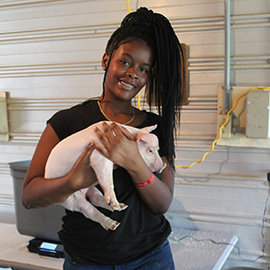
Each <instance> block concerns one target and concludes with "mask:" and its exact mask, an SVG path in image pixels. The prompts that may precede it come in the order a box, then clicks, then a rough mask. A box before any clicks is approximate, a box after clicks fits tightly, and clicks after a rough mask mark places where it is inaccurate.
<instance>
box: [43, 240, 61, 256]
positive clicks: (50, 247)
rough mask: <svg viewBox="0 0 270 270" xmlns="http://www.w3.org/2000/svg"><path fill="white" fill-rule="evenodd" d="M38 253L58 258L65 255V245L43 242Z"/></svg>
mask: <svg viewBox="0 0 270 270" xmlns="http://www.w3.org/2000/svg"><path fill="white" fill-rule="evenodd" d="M38 254H39V255H45V256H50V257H56V258H64V257H65V254H64V247H63V245H61V244H55V243H49V242H42V243H41V244H40V246H39V252H38Z"/></svg>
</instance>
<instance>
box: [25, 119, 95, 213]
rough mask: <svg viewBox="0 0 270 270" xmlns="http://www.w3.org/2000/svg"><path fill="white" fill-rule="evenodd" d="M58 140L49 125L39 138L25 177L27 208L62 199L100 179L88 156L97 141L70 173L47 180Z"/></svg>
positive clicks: (50, 203)
mask: <svg viewBox="0 0 270 270" xmlns="http://www.w3.org/2000/svg"><path fill="white" fill-rule="evenodd" d="M57 143H59V138H58V137H57V135H56V133H55V132H54V130H53V128H52V127H51V126H50V124H48V125H47V127H46V128H45V130H44V132H43V134H42V136H41V138H40V140H39V143H38V145H37V147H36V150H35V153H34V155H33V158H32V160H31V163H30V166H29V168H28V171H27V173H26V176H25V179H24V183H23V190H22V203H23V205H24V206H25V207H26V208H36V207H45V206H49V205H53V204H55V203H59V202H62V201H64V200H65V199H67V198H68V197H69V196H70V195H71V194H72V193H74V192H75V191H77V190H79V189H81V188H84V187H87V186H90V185H92V184H94V183H95V182H96V181H97V179H96V175H95V173H94V171H93V169H92V168H91V167H90V166H89V156H90V155H91V153H92V151H93V150H94V148H95V146H94V144H89V145H88V147H86V149H85V150H84V152H83V153H82V155H81V157H80V158H79V159H78V160H77V162H76V164H75V165H74V167H73V169H72V170H71V172H70V173H69V174H68V175H66V176H64V177H60V178H56V179H45V178H44V174H45V166H46V162H47V159H48V157H49V155H50V153H51V151H52V149H53V148H54V146H55V145H56V144H57Z"/></svg>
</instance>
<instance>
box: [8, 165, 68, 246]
mask: <svg viewBox="0 0 270 270" xmlns="http://www.w3.org/2000/svg"><path fill="white" fill-rule="evenodd" d="M29 164H30V161H29V160H27V161H19V162H12V163H9V166H10V172H11V176H12V177H13V188H14V199H15V215H16V226H17V230H18V232H19V233H20V234H23V235H28V236H33V237H37V238H40V239H42V240H48V241H51V240H52V241H59V238H58V234H57V232H58V231H60V229H61V227H62V216H64V215H65V209H64V207H62V206H60V205H54V206H49V207H45V208H36V209H29V210H27V209H26V208H24V206H23V205H22V202H21V192H22V186H23V180H24V177H25V174H26V171H27V169H28V166H29ZM52 181H53V180H52Z"/></svg>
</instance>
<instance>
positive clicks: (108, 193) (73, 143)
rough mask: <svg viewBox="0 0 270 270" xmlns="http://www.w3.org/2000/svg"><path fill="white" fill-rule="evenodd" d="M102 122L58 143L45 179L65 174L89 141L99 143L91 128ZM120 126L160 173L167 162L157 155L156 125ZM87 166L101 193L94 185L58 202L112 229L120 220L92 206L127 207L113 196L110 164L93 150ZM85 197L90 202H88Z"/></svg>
mask: <svg viewBox="0 0 270 270" xmlns="http://www.w3.org/2000/svg"><path fill="white" fill-rule="evenodd" d="M102 123H103V122H98V123H96V124H93V125H91V126H89V127H87V128H86V129H84V130H81V131H79V132H77V133H74V134H72V135H70V136H69V137H67V138H65V139H64V140H62V141H61V142H59V143H58V144H57V145H56V146H55V147H54V148H53V150H52V151H51V154H50V156H49V158H48V160H47V163H46V167H45V178H47V179H52V178H58V177H63V176H65V175H67V174H68V173H69V172H70V171H71V169H72V168H73V166H74V165H75V163H76V161H77V160H78V158H79V157H80V156H81V154H82V153H83V151H84V149H85V148H86V146H87V145H88V144H89V142H90V141H94V142H95V143H96V144H100V145H102V143H101V142H100V140H99V139H98V137H97V135H96V133H95V131H94V127H98V128H99V129H100V130H102V129H103V128H102ZM107 123H108V124H109V125H110V124H111V122H109V121H108V122H107ZM121 126H123V127H125V128H126V129H127V130H128V131H129V132H130V133H131V134H133V135H134V136H135V138H136V142H137V144H138V149H139V152H140V154H141V156H142V157H143V159H144V161H145V162H146V164H147V165H148V167H149V168H150V169H151V171H153V172H154V171H157V172H159V173H161V172H162V170H163V169H164V168H165V166H166V164H164V163H163V161H162V159H161V158H160V156H159V154H158V149H159V146H158V138H157V136H156V135H154V134H151V133H150V132H151V131H152V130H154V129H155V128H156V127H157V126H156V125H154V126H149V127H145V128H143V129H137V128H134V127H130V126H125V125H121ZM89 166H92V168H93V169H94V171H95V173H96V176H97V179H98V183H99V184H100V186H101V187H102V190H103V192H104V196H103V194H102V193H101V192H100V191H99V190H98V189H97V188H96V187H95V186H94V185H93V186H90V187H89V188H84V189H81V190H79V191H76V192H75V193H73V194H72V195H71V196H70V197H69V198H67V199H66V200H65V201H63V202H61V203H60V204H61V205H63V206H64V207H65V208H66V209H69V210H71V211H78V212H81V213H83V214H84V215H85V216H86V217H87V218H89V219H91V220H93V221H95V222H98V223H100V225H101V226H102V227H103V228H104V229H106V230H108V229H110V230H115V229H116V228H117V227H118V226H119V225H120V223H119V222H117V221H115V220H112V219H111V218H109V217H107V216H105V215H104V214H102V213H101V212H100V211H98V210H97V209H96V208H95V207H94V205H95V206H100V207H103V208H105V209H108V210H110V211H114V210H118V211H121V210H124V209H126V208H127V205H125V204H124V203H119V202H118V201H117V199H116V196H115V192H114V186H113V163H112V162H111V161H110V160H109V159H107V158H106V157H104V156H103V155H102V154H101V153H100V152H99V151H98V150H96V149H95V150H93V152H92V154H91V156H90V161H89ZM96 184H97V183H96ZM87 198H88V199H89V200H90V202H91V203H89V201H87Z"/></svg>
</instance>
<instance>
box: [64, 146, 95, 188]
mask: <svg viewBox="0 0 270 270" xmlns="http://www.w3.org/2000/svg"><path fill="white" fill-rule="evenodd" d="M94 149H95V145H94V144H93V143H92V142H90V144H89V145H88V146H87V147H86V148H85V150H84V152H83V153H82V155H81V156H80V158H79V159H78V160H77V162H76V163H75V165H74V167H73V168H72V171H71V172H70V173H69V178H70V181H69V184H70V187H71V189H74V191H77V190H79V189H82V188H86V187H89V186H92V185H95V184H96V183H97V178H96V174H95V171H94V170H93V168H92V167H91V166H90V163H89V159H90V155H91V154H92V152H93V150H94Z"/></svg>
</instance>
